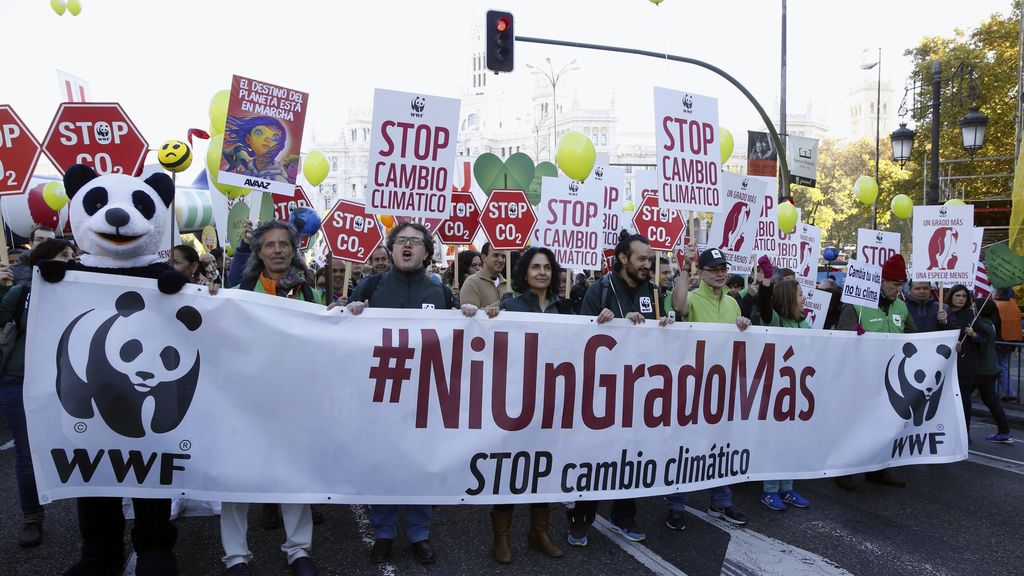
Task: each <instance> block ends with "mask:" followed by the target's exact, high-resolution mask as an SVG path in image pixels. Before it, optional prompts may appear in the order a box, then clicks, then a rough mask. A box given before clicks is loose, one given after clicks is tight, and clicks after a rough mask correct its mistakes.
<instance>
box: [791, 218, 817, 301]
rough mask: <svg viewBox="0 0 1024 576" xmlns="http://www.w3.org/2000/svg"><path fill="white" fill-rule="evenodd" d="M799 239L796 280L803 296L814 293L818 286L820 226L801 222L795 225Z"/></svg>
mask: <svg viewBox="0 0 1024 576" xmlns="http://www.w3.org/2000/svg"><path fill="white" fill-rule="evenodd" d="M797 232H798V233H797V234H796V236H797V237H798V239H799V241H800V246H799V249H800V264H798V265H797V267H796V269H795V271H796V280H797V282H799V283H800V286H802V287H803V289H804V297H805V298H806V297H808V296H810V295H811V294H813V293H814V290H815V289H816V288H817V287H818V260H819V259H820V258H821V228H818V227H817V226H812V225H810V224H803V223H801V224H800V225H799V226H797Z"/></svg>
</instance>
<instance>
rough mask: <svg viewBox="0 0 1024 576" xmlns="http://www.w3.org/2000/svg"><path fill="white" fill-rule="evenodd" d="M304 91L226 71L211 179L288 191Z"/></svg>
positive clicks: (295, 171) (305, 99)
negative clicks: (219, 144) (227, 88)
mask: <svg viewBox="0 0 1024 576" xmlns="http://www.w3.org/2000/svg"><path fill="white" fill-rule="evenodd" d="M308 100H309V94H307V93H305V92H298V91H296V90H291V89H289V88H285V87H283V86H276V85H274V84H267V83H266V82H260V81H259V80H254V79H252V78H246V77H244V76H237V75H236V76H232V78H231V92H230V96H229V100H228V115H227V121H226V122H225V125H224V148H223V150H222V154H221V161H220V173H219V174H218V175H217V182H218V183H220V184H230V185H233V186H241V187H242V188H249V189H252V190H260V191H263V192H271V193H274V194H284V195H286V196H291V195H292V194H293V193H294V191H295V178H296V177H297V176H298V172H299V153H300V152H301V149H302V128H303V125H304V124H305V122H306V105H307V102H308Z"/></svg>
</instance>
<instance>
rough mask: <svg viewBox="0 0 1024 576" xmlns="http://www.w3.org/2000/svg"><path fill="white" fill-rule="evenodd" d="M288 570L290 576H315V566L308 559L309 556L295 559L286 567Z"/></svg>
mask: <svg viewBox="0 0 1024 576" xmlns="http://www.w3.org/2000/svg"><path fill="white" fill-rule="evenodd" d="M288 570H290V571H291V573H292V576H316V574H317V573H316V565H315V564H313V561H312V560H310V559H309V556H302V557H301V558H296V559H295V561H294V562H292V563H291V564H289V565H288Z"/></svg>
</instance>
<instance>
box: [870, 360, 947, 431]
mask: <svg viewBox="0 0 1024 576" xmlns="http://www.w3.org/2000/svg"><path fill="white" fill-rule="evenodd" d="M902 352H903V358H902V359H900V362H899V366H898V367H897V368H896V375H897V378H898V380H899V391H897V390H896V388H895V387H893V383H892V375H891V370H890V368H891V366H892V361H893V360H895V359H896V356H898V354H894V355H893V356H892V357H891V358H889V361H888V362H887V363H886V364H885V391H886V392H887V393H888V395H889V404H891V405H892V409H893V410H895V411H896V413H897V414H899V416H900V418H903V419H904V420H913V422H914V426H920V425H921V424H923V423H925V422H927V421H929V420H931V419H932V418H934V417H935V413H936V412H937V411H938V409H939V400H940V399H941V398H942V385H943V384H944V383H945V380H946V375H945V372H944V371H942V370H936V371H935V373H934V374H928V373H927V372H925V370H924V369H922V368H918V369H914V368H913V366H912V365H911V366H909V367H908V364H909V363H911V362H912V361H911V359H912V358H914V356H915V355H917V346H914V345H913V344H911V343H910V342H907V343H906V344H904V345H903V350H902ZM935 353H936V354H938V355H939V356H940V357H941V358H942V359H943V360H949V358H950V356H952V354H953V351H952V350H951V349H950V348H949V346H946V345H945V344H940V345H938V346H936V347H935ZM917 358H918V359H920V358H921V356H917ZM929 364H931V365H934V362H929ZM911 371H912V373H911Z"/></svg>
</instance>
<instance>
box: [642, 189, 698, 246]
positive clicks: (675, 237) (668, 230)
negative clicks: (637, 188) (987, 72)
mask: <svg viewBox="0 0 1024 576" xmlns="http://www.w3.org/2000/svg"><path fill="white" fill-rule="evenodd" d="M633 225H634V226H636V230H637V233H638V234H640V235H641V236H643V237H644V238H647V241H648V242H650V243H651V248H653V249H655V250H672V249H673V248H674V247H675V245H676V244H678V243H679V237H680V236H682V235H683V232H685V231H686V222H685V221H683V217H682V216H680V214H679V211H678V210H669V209H667V208H666V209H659V208H658V197H657V196H647V197H646V198H644V199H643V200H641V201H640V205H639V206H637V207H636V214H634V215H633Z"/></svg>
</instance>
